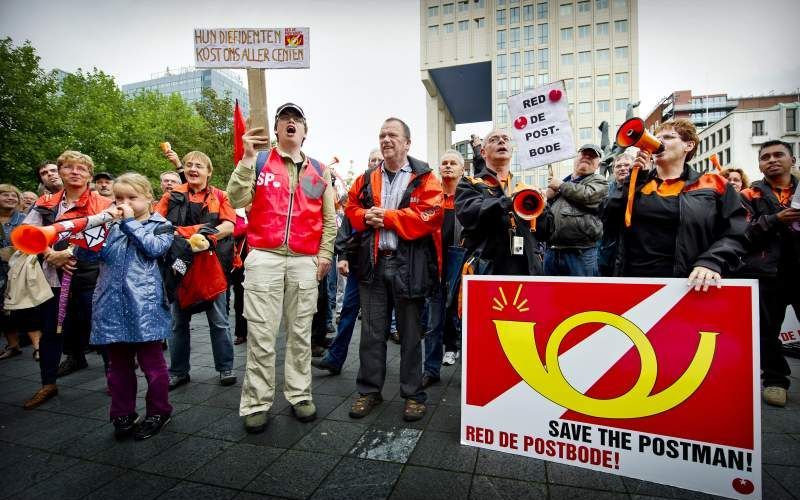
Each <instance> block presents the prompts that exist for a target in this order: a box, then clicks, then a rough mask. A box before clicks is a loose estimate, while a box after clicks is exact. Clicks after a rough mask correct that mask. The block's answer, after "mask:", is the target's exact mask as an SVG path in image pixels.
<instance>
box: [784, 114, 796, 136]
mask: <svg viewBox="0 0 800 500" xmlns="http://www.w3.org/2000/svg"><path fill="white" fill-rule="evenodd" d="M786 131H787V132H797V111H796V110H795V108H786Z"/></svg>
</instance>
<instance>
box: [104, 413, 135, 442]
mask: <svg viewBox="0 0 800 500" xmlns="http://www.w3.org/2000/svg"><path fill="white" fill-rule="evenodd" d="M111 423H112V424H114V439H116V440H117V441H122V440H123V439H125V438H128V437H131V436H133V433H134V431H135V430H136V425H137V424H138V423H139V415H137V414H136V413H131V414H130V415H125V416H122V417H114V418H112V419H111Z"/></svg>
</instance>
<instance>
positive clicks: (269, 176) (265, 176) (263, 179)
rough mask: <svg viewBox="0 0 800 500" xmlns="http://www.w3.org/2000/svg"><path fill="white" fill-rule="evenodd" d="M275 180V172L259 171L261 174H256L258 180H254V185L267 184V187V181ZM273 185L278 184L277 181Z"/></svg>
mask: <svg viewBox="0 0 800 500" xmlns="http://www.w3.org/2000/svg"><path fill="white" fill-rule="evenodd" d="M273 180H275V174H273V173H272V172H261V175H259V176H258V180H257V181H256V186H267V187H269V183H270V182H272V181H273ZM275 184H277V185H276V186H275V187H278V186H280V184H279V183H275Z"/></svg>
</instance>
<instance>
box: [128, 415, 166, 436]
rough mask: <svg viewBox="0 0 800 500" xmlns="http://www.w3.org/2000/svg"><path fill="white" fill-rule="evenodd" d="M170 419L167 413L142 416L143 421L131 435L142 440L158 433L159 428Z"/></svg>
mask: <svg viewBox="0 0 800 500" xmlns="http://www.w3.org/2000/svg"><path fill="white" fill-rule="evenodd" d="M169 421H170V416H169V415H148V416H146V417H145V418H144V422H142V424H141V425H140V426H139V429H138V430H137V431H136V433H135V434H134V435H133V439H135V440H136V441H144V440H145V439H148V438H151V437H153V436H155V435H156V434H158V433H159V432H160V431H161V429H162V428H163V427H164V426H165V425H167V424H168V423H169Z"/></svg>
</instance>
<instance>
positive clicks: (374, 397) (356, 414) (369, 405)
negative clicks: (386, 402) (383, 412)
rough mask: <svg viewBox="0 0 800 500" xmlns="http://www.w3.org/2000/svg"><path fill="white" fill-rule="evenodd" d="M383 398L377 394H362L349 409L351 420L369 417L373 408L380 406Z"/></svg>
mask: <svg viewBox="0 0 800 500" xmlns="http://www.w3.org/2000/svg"><path fill="white" fill-rule="evenodd" d="M382 401H383V398H382V397H381V395H380V394H378V393H372V394H362V395H361V396H359V397H358V399H356V401H355V403H353V406H351V407H350V417H351V418H363V417H366V416H367V415H369V412H371V411H372V409H373V408H375V407H376V406H378V405H379V404H381V402H382Z"/></svg>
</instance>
